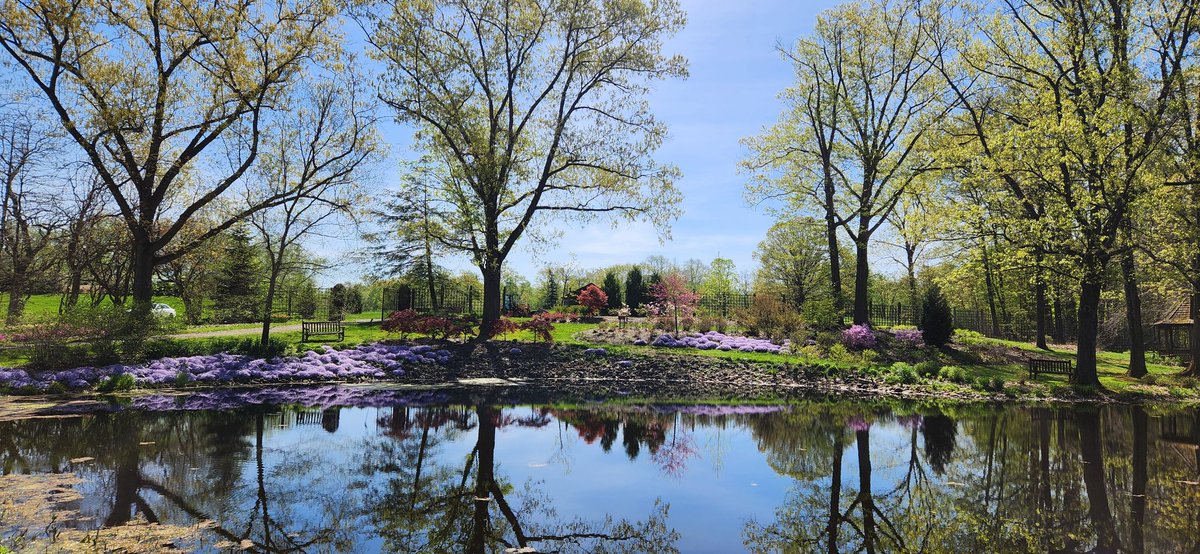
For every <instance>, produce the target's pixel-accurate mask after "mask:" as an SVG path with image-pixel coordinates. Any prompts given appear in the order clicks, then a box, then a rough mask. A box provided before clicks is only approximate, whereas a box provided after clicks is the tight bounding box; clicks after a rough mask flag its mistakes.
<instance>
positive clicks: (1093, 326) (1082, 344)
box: [1075, 276, 1100, 385]
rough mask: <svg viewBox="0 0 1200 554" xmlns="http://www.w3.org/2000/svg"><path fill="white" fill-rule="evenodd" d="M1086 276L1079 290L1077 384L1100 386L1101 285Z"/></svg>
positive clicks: (1076, 356)
mask: <svg viewBox="0 0 1200 554" xmlns="http://www.w3.org/2000/svg"><path fill="white" fill-rule="evenodd" d="M1092 279H1094V278H1093V277H1091V276H1085V277H1084V281H1083V284H1082V285H1081V286H1080V290H1079V340H1078V341H1076V345H1077V351H1076V354H1075V384H1077V385H1099V384H1100V378H1099V376H1098V375H1097V373H1096V344H1097V334H1098V332H1099V326H1100V283H1099V282H1093V280H1092Z"/></svg>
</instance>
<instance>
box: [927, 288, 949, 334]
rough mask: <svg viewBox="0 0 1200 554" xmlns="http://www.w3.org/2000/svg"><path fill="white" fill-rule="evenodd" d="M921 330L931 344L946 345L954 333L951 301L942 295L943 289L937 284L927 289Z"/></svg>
mask: <svg viewBox="0 0 1200 554" xmlns="http://www.w3.org/2000/svg"><path fill="white" fill-rule="evenodd" d="M921 331H923V333H924V337H925V344H928V345H930V346H945V344H946V343H948V342H950V336H951V335H953V334H954V316H953V314H951V312H950V303H949V302H946V297H945V296H942V289H940V288H938V286H937V285H933V286H931V287H929V290H927V291H925V301H924V302H922V305H921Z"/></svg>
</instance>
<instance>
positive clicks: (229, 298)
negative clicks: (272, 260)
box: [213, 227, 262, 323]
mask: <svg viewBox="0 0 1200 554" xmlns="http://www.w3.org/2000/svg"><path fill="white" fill-rule="evenodd" d="M222 250H223V252H222V256H221V263H220V266H219V267H218V268H217V276H216V283H215V286H214V290H213V305H214V307H215V311H216V315H217V319H218V320H219V321H221V322H222V323H245V322H250V321H256V320H257V319H258V315H259V311H260V306H261V302H262V299H261V296H262V292H261V286H260V285H261V276H262V275H261V273H260V271H259V265H260V264H259V259H258V250H257V249H256V248H255V247H254V245H253V244H252V243H251V242H250V234H249V233H247V232H246V229H245V228H244V227H235V228H234V229H233V230H232V231H230V233H229V235H228V237H227V238H226V240H225V245H224V248H223V249H222Z"/></svg>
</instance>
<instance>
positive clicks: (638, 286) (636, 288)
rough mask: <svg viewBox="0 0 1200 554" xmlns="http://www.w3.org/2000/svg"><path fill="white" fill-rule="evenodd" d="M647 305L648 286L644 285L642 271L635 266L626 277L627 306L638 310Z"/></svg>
mask: <svg viewBox="0 0 1200 554" xmlns="http://www.w3.org/2000/svg"><path fill="white" fill-rule="evenodd" d="M645 303H646V286H645V284H644V283H642V270H641V269H638V267H637V266H634V267H633V269H631V270H629V273H628V274H626V275H625V305H627V306H629V308H630V309H637V308H640V307H642V304H645Z"/></svg>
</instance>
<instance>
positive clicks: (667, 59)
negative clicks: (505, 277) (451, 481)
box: [358, 0, 686, 329]
mask: <svg viewBox="0 0 1200 554" xmlns="http://www.w3.org/2000/svg"><path fill="white" fill-rule="evenodd" d="M364 11H365V12H367V13H359V14H358V15H359V21H360V22H361V23H362V24H363V25H364V27H365V28H366V31H367V37H368V41H369V43H370V44H371V46H372V47H373V48H374V55H376V56H377V57H378V58H379V59H381V60H382V61H383V63H384V64H385V66H386V73H385V78H384V81H383V86H382V87H381V90H380V96H381V98H382V100H383V101H384V102H386V103H387V104H388V105H389V106H391V107H392V108H393V109H394V110H395V111H396V114H397V116H398V118H399V119H400V120H401V121H403V122H407V123H412V124H414V125H416V126H417V127H418V131H417V141H418V147H419V148H420V149H422V150H423V151H424V152H426V153H427V154H428V155H430V156H432V157H434V158H435V159H437V160H438V162H439V163H442V164H444V165H445V166H446V168H447V172H446V175H445V179H441V180H439V181H438V182H437V183H435V184H436V186H437V187H438V190H437V192H436V193H435V194H434V195H433V196H434V197H435V198H436V200H437V201H438V202H441V203H444V204H445V206H446V209H445V210H444V212H445V213H446V214H447V215H448V217H447V219H446V221H444V226H445V228H446V230H447V232H446V234H445V235H442V236H439V237H437V238H438V240H439V241H440V242H442V243H443V244H445V245H446V246H448V247H450V248H453V249H455V250H458V251H462V252H465V253H468V254H469V255H470V256H471V258H472V259H473V261H474V263H475V264H476V265H477V266H478V267H479V270H480V272H481V274H482V276H483V301H484V302H483V322H482V328H484V329H489V328H491V327H492V323H493V322H495V321H496V320H497V319H498V318H499V317H500V301H501V298H500V295H501V290H500V287H501V280H502V270H503V264H504V261H505V259H506V258H507V257H508V254H509V253H510V252H511V251H512V248H513V247H514V246H515V245H516V244H517V242H518V241H519V240H520V239H521V238H522V237H523V236H524V235H525V232H526V231H527V230H528V229H529V228H530V226H531V225H536V224H537V223H538V221H539V219H538V218H536V217H535V216H537V215H538V214H539V213H540V214H543V216H546V215H554V214H561V215H568V216H576V217H580V218H587V217H592V216H597V215H603V214H611V215H622V216H626V217H631V218H633V217H645V218H648V219H649V220H651V221H653V222H655V223H656V224H660V225H665V224H666V223H667V222H668V221H669V220H670V219H671V218H672V217H673V216H674V215H675V214H676V213H677V208H676V206H677V202H678V198H679V196H678V193H677V192H676V190H675V188H674V186H673V181H674V179H675V177H676V175H677V173H678V171H677V170H676V169H675V168H674V167H670V166H664V165H660V164H659V163H658V162H656V161H655V159H654V156H653V153H654V151H655V150H656V149H657V148H658V145H659V144H660V143H661V142H662V139H663V137H664V136H665V133H666V129H665V127H664V126H663V125H662V124H661V123H660V122H658V121H657V120H656V119H655V118H654V116H653V115H652V114H651V113H650V111H649V110H648V109H647V103H646V99H645V94H646V93H647V91H648V88H649V86H650V85H651V84H652V83H654V82H657V81H659V80H662V79H667V78H672V77H681V76H683V75H684V74H685V73H686V69H685V63H684V61H683V59H682V58H680V57H678V56H675V57H671V56H666V55H664V54H663V53H662V42H663V41H664V40H665V39H666V38H668V37H670V36H671V35H672V34H674V33H675V32H676V31H677V30H678V29H679V28H680V27H682V25H683V23H684V15H683V12H682V11H680V9H679V7H678V5H677V4H676V3H675V2H674V1H671V0H667V1H654V2H642V1H633V2H623V3H611V2H601V1H599V0H584V1H580V2H571V3H545V2H536V1H534V0H519V1H508V0H482V1H479V2H471V3H462V2H458V1H454V0H438V1H434V2H424V3H412V2H404V1H391V2H389V1H383V2H380V3H378V4H375V5H372V6H370V7H369V8H368V10H364Z"/></svg>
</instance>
